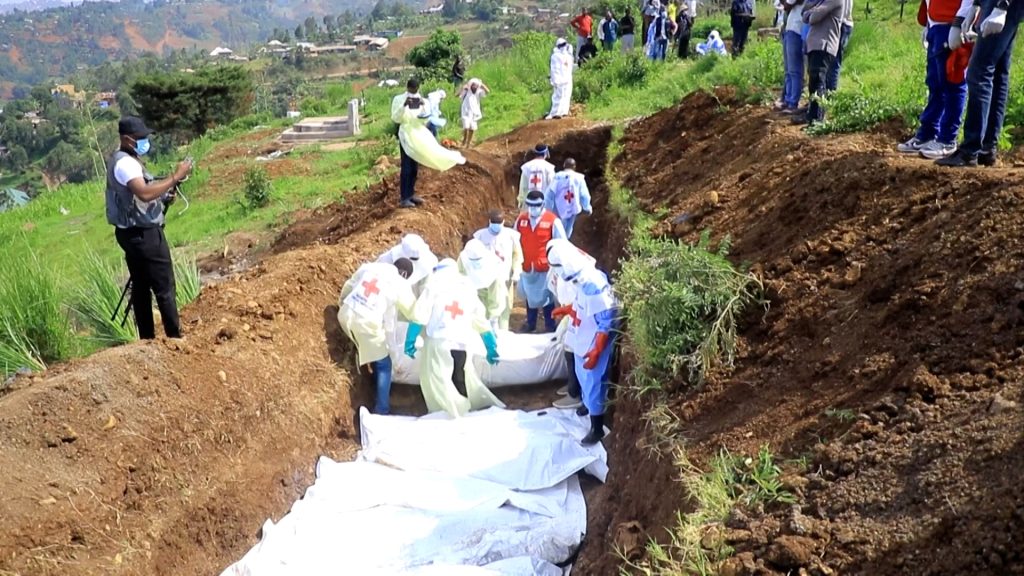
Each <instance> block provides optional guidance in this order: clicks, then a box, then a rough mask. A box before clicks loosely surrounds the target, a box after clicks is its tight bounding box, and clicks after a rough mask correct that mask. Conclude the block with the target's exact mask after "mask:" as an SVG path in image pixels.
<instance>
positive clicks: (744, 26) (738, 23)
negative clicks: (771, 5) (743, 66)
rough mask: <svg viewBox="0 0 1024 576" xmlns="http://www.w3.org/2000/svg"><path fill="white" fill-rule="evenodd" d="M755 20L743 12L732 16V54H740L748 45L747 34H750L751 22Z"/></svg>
mask: <svg viewBox="0 0 1024 576" xmlns="http://www.w3.org/2000/svg"><path fill="white" fill-rule="evenodd" d="M752 22H753V20H751V19H750V17H749V16H743V15H741V14H737V15H734V16H733V17H732V55H733V56H739V55H740V54H743V50H744V49H745V48H746V47H747V36H749V35H750V24H751V23H752Z"/></svg>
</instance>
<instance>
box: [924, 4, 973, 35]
mask: <svg viewBox="0 0 1024 576" xmlns="http://www.w3.org/2000/svg"><path fill="white" fill-rule="evenodd" d="M959 10H960V0H930V1H928V2H925V0H921V5H920V6H918V10H917V23H918V24H920V25H921V26H927V25H928V19H929V18H931V19H932V21H933V22H935V23H936V24H951V23H952V22H953V18H956V13H957V11H959ZM970 25H971V22H964V29H965V30H966V29H967V27H968V26H970Z"/></svg>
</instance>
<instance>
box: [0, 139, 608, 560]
mask: <svg viewBox="0 0 1024 576" xmlns="http://www.w3.org/2000/svg"><path fill="white" fill-rule="evenodd" d="M583 127H584V126H582V125H580V124H576V123H573V122H572V121H565V122H555V123H545V124H541V125H535V126H530V127H526V128H524V129H522V130H520V131H517V132H515V133H513V134H510V135H508V136H506V137H501V138H499V139H495V140H493V141H491V142H488V143H485V144H483V145H482V146H481V147H480V149H479V150H478V151H470V152H468V153H467V157H468V158H469V163H468V164H467V165H466V166H464V167H461V168H458V169H455V170H452V171H450V172H448V173H445V174H438V173H431V172H429V171H424V172H423V173H422V175H421V183H420V186H419V192H420V193H421V195H422V196H423V197H424V198H425V199H426V200H427V205H426V207H425V208H424V209H422V210H416V211H397V210H395V209H394V205H395V199H396V198H397V190H396V187H397V178H392V179H390V180H388V181H386V182H384V183H382V184H381V185H379V186H377V187H375V188H374V189H372V190H370V191H367V192H364V193H361V194H359V195H356V196H355V197H350V198H349V199H348V200H347V201H346V203H345V205H344V206H339V205H335V206H331V207H328V208H326V209H324V210H323V211H321V212H318V213H316V214H313V215H311V216H310V217H308V218H306V219H305V220H301V221H299V222H297V223H296V224H295V225H294V226H292V227H291V228H289V229H288V231H286V232H285V233H284V234H283V235H282V237H281V239H280V240H279V241H278V243H277V244H276V245H275V247H274V249H273V250H272V253H271V254H270V255H268V256H267V257H266V259H265V260H263V261H262V262H260V263H259V264H258V265H257V266H256V267H254V268H252V269H250V270H248V271H246V272H245V273H243V274H241V275H240V276H236V277H232V278H229V279H228V280H225V281H223V282H221V283H218V284H216V285H214V286H210V287H207V288H206V289H205V290H204V292H203V294H202V296H201V297H200V299H199V300H198V301H197V302H196V303H195V304H193V305H192V306H190V307H189V308H188V309H186V310H185V311H184V313H183V321H184V323H185V326H186V333H187V337H186V339H184V340H183V341H180V342H176V341H163V340H160V341H155V342H148V343H135V344H131V345H126V346H122V347H118V348H114V349H110V350H106V351H104V352H102V353H99V354H97V355H94V356H92V357H89V358H85V359H82V360H79V361H75V362H71V363H69V364H67V365H64V366H59V367H56V368H54V369H52V370H51V371H50V372H48V373H47V374H45V375H43V376H39V377H33V378H21V379H19V380H17V381H16V383H15V385H14V389H13V391H12V392H10V393H9V394H7V395H5V396H3V397H0V470H3V471H4V474H3V476H2V477H0V494H2V496H0V525H2V526H3V527H4V530H3V531H0V573H3V572H6V573H16V574H33V575H36V574H40V575H49V574H53V575H57V574H60V575H79V574H168V575H171V574H173V575H180V574H214V573H218V572H219V571H220V570H222V569H223V568H224V567H225V566H227V565H228V564H229V563H231V562H232V561H234V560H236V559H237V558H239V557H240V556H241V555H242V554H243V553H244V552H245V550H247V549H248V548H249V547H251V546H252V545H253V544H254V543H255V542H256V540H257V538H258V531H259V527H260V525H261V524H262V522H263V520H264V519H266V518H267V517H273V518H279V517H280V516H281V515H282V514H283V513H285V512H286V511H287V509H288V507H289V506H290V505H291V503H292V502H293V501H295V500H296V499H297V498H299V497H300V496H301V495H302V493H303V492H304V490H305V489H306V487H308V485H309V484H310V483H311V481H312V479H313V465H314V463H315V461H316V458H317V457H318V456H320V455H321V454H327V455H330V456H331V457H333V458H340V459H347V458H351V457H352V456H353V455H354V453H355V450H356V449H357V446H356V434H357V432H356V430H357V428H356V424H355V421H354V420H355V413H356V409H357V408H358V406H359V405H360V404H364V403H368V401H369V400H370V388H369V386H368V383H364V382H362V380H361V379H360V378H359V377H358V375H356V374H354V373H353V372H352V371H351V369H350V367H351V366H353V364H354V361H353V351H352V350H351V346H350V345H349V343H348V342H347V339H345V338H344V336H343V335H342V334H341V332H340V329H339V328H338V327H337V321H336V319H335V314H336V312H337V309H336V299H337V294H338V291H339V289H340V286H341V283H342V282H343V281H344V279H345V278H347V277H348V276H349V275H350V274H351V272H352V271H354V269H355V268H356V267H357V266H358V265H359V264H360V263H362V262H364V261H367V260H370V259H373V258H375V257H376V256H377V254H379V253H380V252H381V251H383V250H384V249H385V248H387V247H388V246H390V245H392V244H393V243H395V242H397V240H398V239H399V238H400V237H401V235H402V234H403V233H406V232H417V233H419V234H421V235H423V236H424V238H426V239H427V241H428V242H429V243H430V244H431V246H432V247H433V248H434V249H435V251H436V252H438V254H439V255H452V256H454V255H456V254H457V252H458V250H459V249H460V248H461V237H462V235H463V234H468V233H471V232H472V231H473V230H476V229H477V228H479V227H480V226H482V223H483V221H484V219H485V214H486V211H487V210H488V209H489V208H491V207H493V206H503V207H505V208H506V209H509V211H510V213H511V211H512V206H513V202H514V198H515V193H514V188H513V186H514V184H513V182H515V183H517V182H518V171H517V170H518V164H519V162H520V160H519V159H520V158H522V156H523V154H524V153H525V152H526V151H527V150H529V149H531V148H532V147H533V146H534V144H535V143H536V142H537V141H541V140H546V141H549V142H553V143H557V142H559V141H561V139H562V138H565V137H567V136H566V134H567V133H569V132H571V131H573V130H574V129H579V128H583ZM595 145H597V146H600V143H599V142H597V143H596V144H595ZM557 146H558V144H556V147H557ZM563 148H566V147H563ZM601 169H603V165H601ZM400 388H401V387H396V399H395V402H394V405H395V407H396V410H397V411H406V412H407V413H421V412H422V409H423V408H422V404H421V402H422V401H421V400H420V399H419V397H418V394H415V393H414V392H415V391H414V389H411V388H409V389H406V390H401V389H400ZM502 396H503V397H504V398H506V400H508V401H509V403H510V404H512V405H515V406H523V407H540V406H542V405H544V404H545V403H546V402H548V401H549V400H550V398H551V390H550V389H544V388H541V389H527V390H522V391H512V392H504V391H503V392H502Z"/></svg>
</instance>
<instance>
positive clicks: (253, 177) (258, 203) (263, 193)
mask: <svg viewBox="0 0 1024 576" xmlns="http://www.w3.org/2000/svg"><path fill="white" fill-rule="evenodd" d="M272 191H273V184H272V183H271V182H270V177H269V176H267V171H266V170H264V169H263V167H262V166H250V167H249V169H248V170H246V171H245V189H244V194H245V202H244V203H243V206H245V208H247V209H249V210H256V209H257V208H263V207H264V206H266V205H267V204H270V193H271V192H272Z"/></svg>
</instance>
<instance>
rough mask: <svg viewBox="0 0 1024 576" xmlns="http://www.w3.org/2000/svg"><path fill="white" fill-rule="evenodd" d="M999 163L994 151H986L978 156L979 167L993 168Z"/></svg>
mask: <svg viewBox="0 0 1024 576" xmlns="http://www.w3.org/2000/svg"><path fill="white" fill-rule="evenodd" d="M997 163H999V158H998V157H997V156H996V151H995V150H988V151H984V150H982V152H981V153H980V154H978V164H979V165H981V166H995V165H996V164H997Z"/></svg>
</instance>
